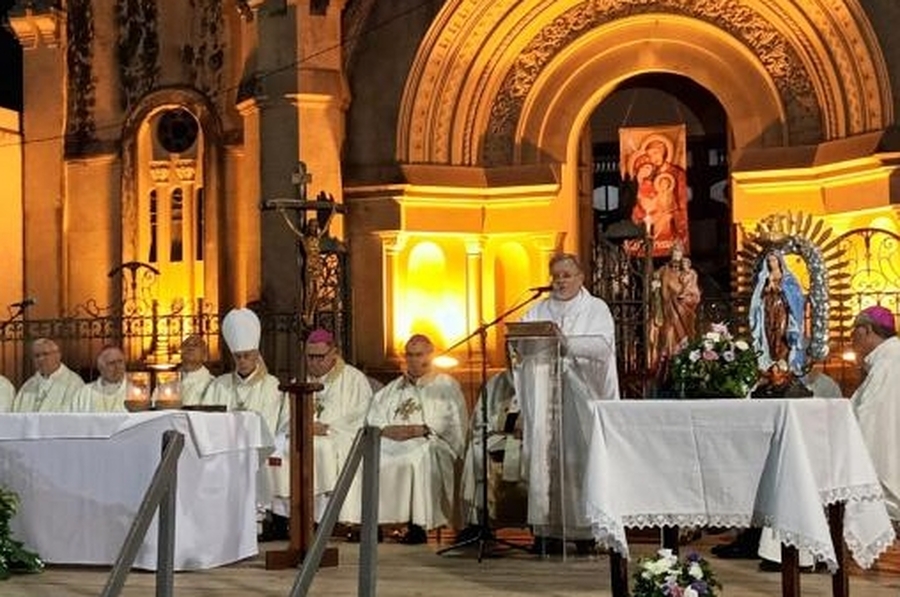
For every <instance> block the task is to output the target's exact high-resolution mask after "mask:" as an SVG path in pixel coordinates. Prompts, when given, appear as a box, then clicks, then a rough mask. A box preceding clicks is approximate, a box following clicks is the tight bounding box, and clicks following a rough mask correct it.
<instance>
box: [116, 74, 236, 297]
mask: <svg viewBox="0 0 900 597" xmlns="http://www.w3.org/2000/svg"><path fill="white" fill-rule="evenodd" d="M172 111H181V112H184V113H186V114H190V118H192V119H194V120H195V121H196V123H197V126H198V128H199V130H198V132H197V141H196V147H195V148H194V149H192V150H191V151H190V152H189V153H188V154H186V155H185V156H176V157H186V158H190V159H174V160H173V159H164V160H157V159H154V158H155V156H153V155H151V154H155V153H156V152H157V151H160V150H157V149H155V148H156V147H157V145H159V142H158V140H154V139H153V138H152V137H153V133H152V132H151V127H150V124H149V123H150V122H151V121H152V120H153V119H154V118H155V117H157V116H158V115H160V114H162V113H164V112H172ZM161 153H168V151H166V150H161ZM173 155H175V154H173ZM222 160H223V156H222V126H221V122H220V120H219V117H218V115H217V113H216V111H215V109H214V108H213V106H212V104H210V102H209V101H208V99H207V98H206V97H205V96H204V95H203V94H201V93H200V92H198V91H196V90H195V89H191V88H187V87H171V88H163V89H159V90H156V91H153V92H151V93H149V94H147V95H145V96H144V97H143V98H141V99H140V100H139V101H138V102H136V103H135V105H134V107H133V109H132V110H131V112H130V113H129V115H128V117H127V118H126V120H125V123H124V124H123V126H122V228H121V231H122V232H121V234H122V241H121V242H122V245H121V248H122V257H121V260H122V263H129V262H151V263H152V264H153V265H159V266H160V267H162V265H161V264H159V263H156V261H155V259H154V258H152V257H150V256H149V255H148V250H147V244H148V241H147V238H146V237H147V235H148V232H147V226H148V224H147V221H146V220H147V219H148V217H149V218H151V219H153V218H155V215H148V213H146V212H147V209H144V208H142V207H141V205H142V203H146V201H147V199H146V197H144V194H145V193H146V192H147V191H148V190H150V189H151V188H152V187H153V186H154V185H153V183H154V182H155V181H157V179H158V178H159V177H160V176H162V179H161V180H164V181H165V182H166V183H167V184H166V185H165V186H167V187H171V188H172V189H175V191H176V192H178V193H179V196H178V199H179V201H178V204H179V206H180V208H179V210H180V211H181V210H184V213H183V214H181V215H179V216H178V217H179V222H182V223H183V226H182V229H183V233H184V235H185V238H184V243H185V245H184V246H185V247H187V246H190V247H192V249H191V250H190V251H188V250H187V249H185V248H183V247H181V239H179V240H178V242H175V241H174V239H173V238H172V239H170V240H171V241H172V243H171V247H172V248H178V249H179V256H178V257H177V261H178V264H177V265H175V266H174V267H173V268H172V269H171V271H170V275H174V276H175V277H177V278H179V280H178V283H177V284H175V285H174V286H173V287H172V288H169V289H168V290H169V294H173V293H174V294H173V296H177V297H178V298H179V299H183V301H182V303H183V304H184V307H182V310H183V311H184V312H186V313H193V312H195V310H196V309H199V308H200V307H198V305H197V303H198V301H199V300H200V299H202V300H203V303H204V305H203V307H202V308H203V309H204V310H214V309H215V307H216V305H217V304H218V299H219V294H220V292H219V286H220V282H221V281H220V276H219V264H220V251H221V250H222V246H223V245H222V243H221V242H220V239H219V236H220V226H219V219H220V217H221V214H222V213H223V207H224V206H223V180H222V177H223V172H224V168H223V164H222ZM169 170H171V172H167V171H169ZM173 172H174V174H173ZM168 183H171V184H168ZM154 192H155V191H154ZM188 195H190V197H189V196H188ZM201 198H202V199H201ZM172 200H173V201H175V198H174V196H173V199H172ZM188 211H190V212H191V213H188ZM189 238H192V242H188V239H189ZM162 261H165V259H162ZM163 294H165V293H163ZM161 298H162V297H161ZM168 298H172V297H168Z"/></svg>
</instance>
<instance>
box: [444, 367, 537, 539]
mask: <svg viewBox="0 0 900 597" xmlns="http://www.w3.org/2000/svg"><path fill="white" fill-rule="evenodd" d="M485 397H487V422H488V423H487V426H486V427H485V426H483V425H482V420H483V416H484V415H483V412H482V404H481V401H482V400H483V399H484V398H485ZM522 424H523V417H522V416H521V412H520V410H519V406H518V402H517V401H516V400H515V386H514V385H513V375H512V372H511V371H509V370H505V371H503V372H501V373H498V374H497V375H495V376H493V377H491V378H490V379H488V381H487V383H485V387H484V389H483V391H482V392H481V393H480V395H479V397H478V402H477V403H476V405H475V410H474V412H473V413H472V425H471V440H470V441H469V445H468V447H467V448H466V457H465V461H464V463H463V472H462V481H461V484H462V487H461V488H460V497H461V499H462V513H463V515H465V516H466V521H467V522H469V523H471V524H476V525H477V524H481V522H482V520H481V508H482V503H483V501H484V500H483V487H482V481H483V478H484V476H485V474H486V477H487V480H488V506H489V510H488V511H489V514H490V517H491V519H493V520H494V521H502V522H510V523H524V522H525V520H526V516H527V515H526V512H525V508H526V507H527V499H528V498H527V494H528V485H527V483H525V475H524V471H523V470H522V459H521V452H522ZM485 436H487V453H488V462H489V466H488V470H487V471H485V470H484V463H483V459H482V454H483V439H484V437H485ZM469 532H474V529H473V530H469ZM465 538H467V537H464V536H460V537H458V539H460V540H464V539H465Z"/></svg>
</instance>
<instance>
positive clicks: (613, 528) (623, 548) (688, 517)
mask: <svg viewBox="0 0 900 597" xmlns="http://www.w3.org/2000/svg"><path fill="white" fill-rule="evenodd" d="M863 489H864V488H855V489H854V488H850V489H848V490H840V491H835V492H833V493H834V494H835V495H838V494H841V495H843V494H848V495H849V494H852V495H850V497H848V499H851V500H852V499H856V500H865V499H876V497H875V496H873V495H872V494H871V493H869V491H870V489H869V490H865V491H863ZM879 491H880V488H879ZM835 501H839V500H835ZM588 510H589V511H588V518H589V519H590V520H591V531H592V532H593V535H594V539H595V540H596V541H597V544H598V545H599V546H600V547H603V548H607V549H612V550H614V551H616V552H617V553H619V554H621V555H622V557H624V558H626V559H628V558H629V557H630V556H629V550H628V543H627V541H626V537H625V527H628V528H659V527H664V526H679V527H750V526H764V527H769V528H772V529H773V530H774V531H775V535H776V537H777V538H778V540H779V541H780V542H781V543H784V544H785V545H790V546H792V547H795V548H797V550H798V551H802V550H806V551H809V552H810V553H812V555H813V558H814V559H815V561H817V562H824V563H825V565H826V566H828V570H829V572H831V573H832V574H834V573H835V572H837V570H838V563H837V557H836V556H835V553H834V546H833V545H832V544H831V541H830V540H829V541H828V542H824V541H815V540H812V539H810V538H809V537H804V536H801V535H799V534H797V533H793V532H790V531H785V530H783V529H779V528H777V527H776V526H775V523H774V520H773V519H772V517H771V516H759V515H757V514H754V515H753V516H752V517H751V516H747V515H746V514H717V515H709V514H707V513H703V514H640V515H633V516H623V517H621V518H614V517H612V516H610V515H608V514H606V513H605V512H602V511H600V510H598V509H596V508H594V507H591V506H590V505H589V506H588ZM844 539H845V541H846V542H847V548H848V549H849V551H850V553H851V555H852V556H853V560H854V561H855V562H856V563H857V564H858V565H859V566H860V567H862V568H864V569H868V568H871V566H872V564H873V563H874V562H875V560H877V559H878V557H879V556H880V555H881V554H882V553H884V552H885V551H887V549H888V548H889V547H891V545H892V544H893V542H894V539H895V534H894V532H893V529H889V530H887V531H885V532H884V533H882V534H881V535H879V536H878V538H877V539H875V541H872V542H870V543H868V544H865V543H863V542H862V540H860V539H859V538H858V537H856V536H855V535H852V534H849V533H848V534H847V536H845V538H844Z"/></svg>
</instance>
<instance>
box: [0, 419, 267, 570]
mask: <svg viewBox="0 0 900 597" xmlns="http://www.w3.org/2000/svg"><path fill="white" fill-rule="evenodd" d="M170 429H174V430H176V431H179V432H181V433H182V434H184V436H185V441H184V450H183V451H182V453H181V458H180V459H179V463H178V480H177V491H176V506H175V509H176V522H175V532H176V536H175V562H174V564H175V569H176V570H193V569H201V568H211V567H215V566H220V565H223V564H227V563H229V562H234V561H237V560H240V559H243V558H247V557H250V556H253V555H255V554H256V553H257V551H258V546H257V543H256V533H257V529H256V478H257V477H256V475H257V469H258V468H259V463H260V458H261V456H262V455H264V454H268V452H269V451H271V449H272V445H273V442H272V437H271V435H270V434H269V432H268V431H267V430H266V428H265V426H264V425H263V424H262V421H261V419H260V418H259V415H257V414H256V413H252V412H236V413H203V412H187V411H158V412H146V413H133V414H129V413H103V414H93V413H71V414H55V413H27V414H2V415H0V485H3V486H4V487H7V488H8V489H12V490H14V491H15V492H16V493H17V494H18V495H19V497H20V502H21V503H20V507H19V512H18V514H16V516H15V517H14V518H13V520H12V524H11V529H12V532H13V535H14V536H15V537H16V538H18V539H20V540H22V541H23V542H24V543H25V545H26V547H28V548H29V549H33V550H35V551H37V552H38V553H39V554H40V556H41V557H42V558H43V559H44V561H46V562H48V563H54V564H62V563H65V564H100V565H110V564H113V563H114V562H115V559H116V557H117V556H118V553H119V550H120V549H121V547H122V543H123V542H124V540H125V536H126V535H127V533H128V529H129V528H130V526H131V523H132V521H133V520H134V517H135V515H136V514H137V511H138V508H139V507H140V503H141V500H142V498H143V496H144V493H145V491H146V490H147V488H148V487H149V485H150V482H151V480H152V478H153V473H154V471H155V469H156V467H157V465H158V464H159V461H160V456H161V450H162V435H163V433H164V432H165V431H167V430H170ZM157 518H158V515H157V516H156V517H154V520H153V523H152V524H151V525H150V528H149V529H148V531H147V534H146V536H145V538H144V542H143V544H142V545H141V548H140V550H139V552H138V554H137V557H136V558H135V563H134V565H135V567H137V568H143V569H147V570H154V569H156V556H157V553H156V551H157Z"/></svg>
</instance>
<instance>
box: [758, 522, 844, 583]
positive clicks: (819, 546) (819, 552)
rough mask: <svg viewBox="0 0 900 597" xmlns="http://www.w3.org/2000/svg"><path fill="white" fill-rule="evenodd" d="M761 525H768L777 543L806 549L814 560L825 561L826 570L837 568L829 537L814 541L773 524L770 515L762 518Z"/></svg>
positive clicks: (831, 571) (835, 569) (831, 570)
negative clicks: (824, 539)
mask: <svg viewBox="0 0 900 597" xmlns="http://www.w3.org/2000/svg"><path fill="white" fill-rule="evenodd" d="M762 526H764V527H769V528H770V529H772V530H773V531H774V532H775V538H776V539H777V540H778V542H779V543H783V544H784V545H789V546H791V547H795V548H796V549H797V551H808V552H810V553H811V554H812V557H813V560H814V561H816V562H825V565H826V566H828V571H829V572H830V573H831V574H834V573H835V572H837V570H838V563H837V556H836V555H835V553H834V545H832V543H831V537H829V538H828V541H827V542H825V541H815V540H813V539H811V538H809V537H805V536H802V535H799V534H797V533H793V532H791V531H785V530H784V529H779V528H778V527H777V526H775V521H774V520H773V518H772V517H771V516H765V517H764V518H763V522H762Z"/></svg>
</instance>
